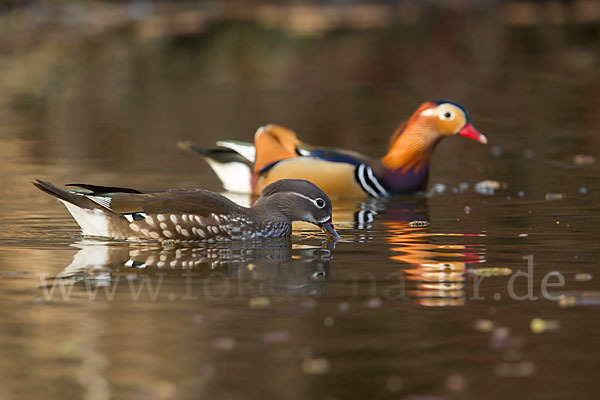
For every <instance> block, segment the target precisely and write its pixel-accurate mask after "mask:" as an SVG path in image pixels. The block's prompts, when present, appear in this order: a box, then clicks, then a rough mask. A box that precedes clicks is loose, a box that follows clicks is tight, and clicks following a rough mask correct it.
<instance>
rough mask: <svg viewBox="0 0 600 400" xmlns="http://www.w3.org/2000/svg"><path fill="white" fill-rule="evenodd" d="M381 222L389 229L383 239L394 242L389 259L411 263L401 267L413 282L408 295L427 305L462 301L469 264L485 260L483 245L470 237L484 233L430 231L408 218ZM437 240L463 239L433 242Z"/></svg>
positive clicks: (405, 276)
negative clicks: (413, 223)
mask: <svg viewBox="0 0 600 400" xmlns="http://www.w3.org/2000/svg"><path fill="white" fill-rule="evenodd" d="M383 225H384V227H385V228H386V230H387V232H388V235H387V237H386V241H387V242H388V243H389V244H391V245H393V246H394V247H391V251H392V252H393V253H394V254H392V255H391V256H390V259H391V260H394V261H399V262H402V263H406V264H411V265H412V266H413V267H412V268H410V267H409V268H406V269H404V270H403V272H404V278H405V279H406V280H407V281H409V282H414V284H415V285H414V286H411V287H410V289H409V290H407V294H408V296H410V297H412V298H413V299H414V301H415V302H417V303H419V304H421V305H423V306H429V307H439V306H460V305H463V304H464V302H465V297H466V292H465V281H466V279H465V276H466V273H467V266H468V264H475V263H483V262H485V261H486V259H485V248H484V247H483V245H481V244H477V243H469V241H470V240H472V239H471V238H476V237H483V236H485V235H482V234H461V233H433V232H430V231H429V228H428V227H425V228H424V227H412V226H410V224H409V223H407V222H395V221H386V222H384V223H383ZM458 238H460V239H458ZM438 240H440V241H443V240H452V241H454V242H458V241H461V242H463V243H436V241H438ZM464 242H466V243H464Z"/></svg>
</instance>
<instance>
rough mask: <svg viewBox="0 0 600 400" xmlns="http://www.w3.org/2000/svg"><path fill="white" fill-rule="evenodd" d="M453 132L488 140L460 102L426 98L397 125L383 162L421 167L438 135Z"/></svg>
mask: <svg viewBox="0 0 600 400" xmlns="http://www.w3.org/2000/svg"><path fill="white" fill-rule="evenodd" d="M453 135H460V136H464V137H467V138H469V139H473V140H477V141H478V142H480V143H487V139H486V137H485V136H483V135H482V134H481V133H479V132H477V130H476V129H475V128H474V127H473V125H471V122H470V120H469V114H467V111H466V110H465V109H464V107H463V106H461V105H460V104H457V103H454V102H451V101H447V100H435V101H427V102H425V103H423V104H421V106H419V108H418V109H417V111H415V112H414V113H413V115H412V116H411V117H410V118H409V119H408V120H407V121H406V122H404V123H402V124H401V125H400V126H399V127H398V129H397V130H396V132H395V133H394V135H393V136H392V139H391V141H390V148H389V150H388V153H387V154H386V155H385V157H384V158H383V164H384V165H385V167H387V168H389V169H397V168H404V169H408V168H413V167H414V168H415V169H416V170H420V169H421V168H422V167H423V166H424V165H427V163H428V162H429V158H430V157H431V154H432V152H433V149H434V148H435V146H436V144H437V143H438V142H439V141H440V139H442V138H443V137H446V136H453Z"/></svg>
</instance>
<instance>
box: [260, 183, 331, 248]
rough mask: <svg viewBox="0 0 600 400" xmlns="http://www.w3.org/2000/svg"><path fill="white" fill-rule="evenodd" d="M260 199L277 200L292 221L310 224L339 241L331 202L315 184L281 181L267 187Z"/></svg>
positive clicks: (281, 209) (280, 207) (279, 206)
mask: <svg viewBox="0 0 600 400" xmlns="http://www.w3.org/2000/svg"><path fill="white" fill-rule="evenodd" d="M260 197H261V199H268V198H276V201H277V205H278V208H279V210H280V211H281V212H282V213H283V214H285V215H286V216H287V217H288V218H290V220H292V221H305V222H310V223H312V224H315V225H317V226H319V227H320V228H321V229H323V231H324V232H325V233H327V234H329V235H331V236H333V237H334V238H335V239H339V235H338V234H337V232H336V231H335V229H334V227H333V225H332V223H331V200H330V199H329V197H328V196H327V195H326V194H325V192H323V191H322V190H321V189H319V188H318V187H317V185H315V184H314V183H311V182H309V181H305V180H303V179H281V180H279V181H276V182H273V183H271V184H270V185H268V186H266V187H265V188H264V189H263V190H262V192H261V193H260Z"/></svg>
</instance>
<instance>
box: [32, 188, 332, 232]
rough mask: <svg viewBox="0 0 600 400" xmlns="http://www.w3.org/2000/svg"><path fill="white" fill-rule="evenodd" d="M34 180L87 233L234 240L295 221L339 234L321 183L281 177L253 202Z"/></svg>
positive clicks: (193, 192)
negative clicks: (248, 204) (244, 204)
mask: <svg viewBox="0 0 600 400" xmlns="http://www.w3.org/2000/svg"><path fill="white" fill-rule="evenodd" d="M33 184H34V185H35V186H36V187H37V188H38V189H40V190H42V191H43V192H46V193H48V194H50V195H52V196H54V197H57V198H58V199H59V200H60V201H62V202H63V203H64V205H65V206H66V207H67V210H69V212H70V213H71V215H72V216H73V218H75V221H77V223H78V224H79V226H80V227H81V230H82V233H83V235H86V236H99V237H108V238H112V239H119V240H144V241H147V240H150V241H165V240H174V241H229V240H248V239H262V238H270V237H284V236H290V235H291V233H292V221H305V222H309V223H312V224H315V225H317V226H319V227H320V228H321V229H322V230H323V231H324V232H326V233H328V234H329V235H331V236H332V237H333V238H334V239H338V238H339V236H338V234H337V232H336V231H335V229H334V227H333V225H332V223H331V201H330V200H329V197H327V195H326V194H325V193H324V192H323V191H322V190H321V189H319V188H318V187H317V186H316V185H314V184H312V183H310V182H308V181H305V180H298V179H282V180H279V181H276V182H273V183H271V184H269V185H267V186H266V187H265V188H264V189H263V190H262V191H261V193H260V198H259V199H258V200H257V201H256V202H255V203H254V205H253V206H252V207H250V208H246V207H242V206H240V205H238V204H236V203H234V202H232V201H231V200H229V199H227V198H226V197H224V196H221V195H220V194H217V193H213V192H210V191H207V190H201V189H176V190H169V191H164V192H153V193H142V192H140V191H138V190H135V189H127V188H118V187H108V186H94V185H86V184H74V185H71V186H78V187H80V188H83V190H81V189H76V190H65V189H61V188H59V187H57V186H55V185H53V184H52V183H49V182H44V181H41V180H39V179H36V182H33Z"/></svg>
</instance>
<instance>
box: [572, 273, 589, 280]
mask: <svg viewBox="0 0 600 400" xmlns="http://www.w3.org/2000/svg"><path fill="white" fill-rule="evenodd" d="M574 278H575V280H576V281H577V282H587V281H591V280H592V274H588V273H585V272H581V273H579V274H575V277H574Z"/></svg>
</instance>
